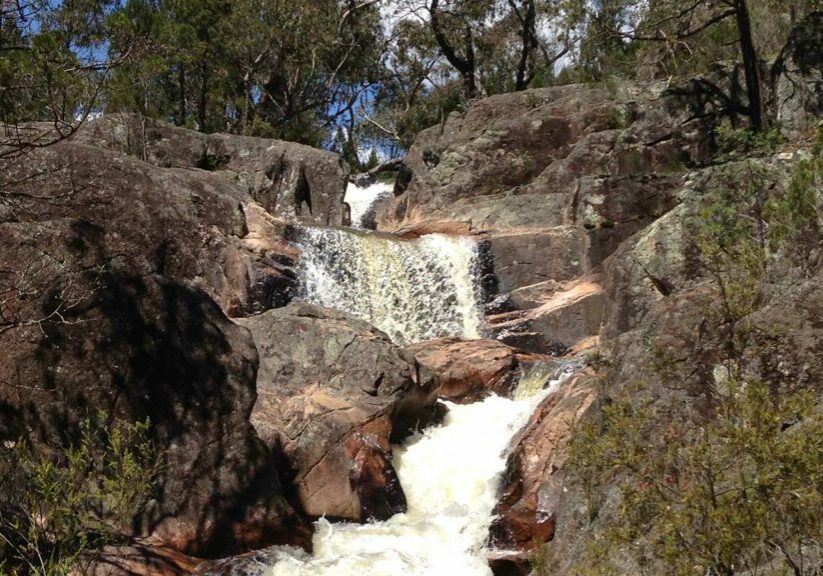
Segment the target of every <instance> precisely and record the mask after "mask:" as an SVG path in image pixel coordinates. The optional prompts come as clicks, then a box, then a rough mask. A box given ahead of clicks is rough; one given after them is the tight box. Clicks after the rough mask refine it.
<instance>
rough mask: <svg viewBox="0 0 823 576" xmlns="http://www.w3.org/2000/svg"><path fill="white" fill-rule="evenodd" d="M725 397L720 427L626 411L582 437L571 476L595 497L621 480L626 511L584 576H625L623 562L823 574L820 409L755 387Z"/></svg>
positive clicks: (674, 570) (609, 412)
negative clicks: (618, 562)
mask: <svg viewBox="0 0 823 576" xmlns="http://www.w3.org/2000/svg"><path fill="white" fill-rule="evenodd" d="M726 388H727V389H728V390H729V393H728V395H726V396H725V397H724V398H723V400H722V402H720V403H719V404H718V406H717V410H716V413H715V414H714V415H713V417H711V418H701V417H699V416H697V415H693V416H691V417H673V416H672V414H671V413H669V412H668V411H665V410H659V409H656V408H655V406H654V405H652V404H651V403H648V402H643V403H639V404H638V405H632V404H631V403H629V402H618V403H615V404H612V405H611V406H607V407H606V408H604V410H603V412H602V414H601V418H600V420H599V421H598V422H596V423H590V424H589V425H587V426H584V427H583V428H582V429H581V430H580V431H579V432H578V433H577V435H576V436H575V438H574V441H573V442H572V445H571V456H570V464H571V467H572V469H573V470H574V471H575V473H576V474H577V475H579V476H580V477H581V479H582V480H583V485H584V486H589V487H590V488H596V487H601V486H607V485H609V484H613V483H614V482H615V479H619V485H620V492H621V496H622V502H621V505H620V510H619V514H617V515H616V516H617V517H616V518H614V519H613V521H612V522H611V523H610V525H609V526H608V528H607V530H606V533H605V538H604V541H603V542H600V543H597V544H595V547H593V548H592V549H591V550H590V551H589V557H588V559H587V562H584V563H583V565H581V566H580V567H579V568H578V569H577V570H575V571H574V573H577V574H608V573H612V574H621V573H625V571H624V568H625V567H622V568H620V569H618V567H617V566H615V565H614V564H613V563H612V561H611V560H610V558H611V559H613V558H615V557H617V556H619V555H620V554H621V553H622V554H628V555H629V556H630V557H631V558H632V560H633V563H634V564H635V565H636V566H638V567H639V569H640V571H641V572H642V571H643V567H655V566H656V567H658V568H659V567H660V566H664V567H665V568H666V573H667V574H673V575H681V574H682V575H684V576H685V575H695V576H704V575H717V576H730V575H732V574H739V573H752V574H759V573H772V574H775V573H776V574H785V573H794V574H796V575H802V574H818V573H819V572H816V570H819V569H820V567H821V566H820V564H819V562H820V558H821V557H820V554H821V553H822V552H823V548H822V547H821V546H822V545H823V524H822V523H821V522H820V514H821V511H822V510H823V417H821V414H820V412H819V411H818V410H816V406H817V404H816V398H813V397H811V395H810V393H809V392H797V393H793V394H788V395H783V396H776V395H773V394H771V392H770V390H769V387H768V386H767V385H766V384H765V383H763V382H759V381H756V380H749V381H739V382H731V381H730V382H727V386H726ZM604 549H605V550H606V551H607V553H605V554H604V553H603V550H604ZM766 569H769V570H771V571H770V572H765V570H766Z"/></svg>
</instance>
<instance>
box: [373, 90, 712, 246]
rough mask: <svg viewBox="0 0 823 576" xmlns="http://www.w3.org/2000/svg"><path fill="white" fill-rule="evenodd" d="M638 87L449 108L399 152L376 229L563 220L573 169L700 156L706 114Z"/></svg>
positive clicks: (568, 215)
mask: <svg viewBox="0 0 823 576" xmlns="http://www.w3.org/2000/svg"><path fill="white" fill-rule="evenodd" d="M645 88H647V89H646V90H636V89H632V88H631V87H628V86H625V85H621V86H617V88H616V89H614V90H605V89H602V88H592V87H586V86H575V85H571V86H560V87H553V88H540V89H534V90H527V91H524V92H518V93H510V94H502V95H497V96H492V97H490V98H485V99H483V100H480V101H478V102H477V103H475V104H473V105H472V106H471V107H470V108H469V109H468V110H467V111H466V112H465V113H464V114H462V115H460V114H452V115H451V116H449V118H448V119H447V121H446V122H445V124H444V125H443V126H442V127H440V126H438V127H434V128H430V129H428V130H424V131H423V132H421V133H420V134H419V135H418V137H417V139H416V141H415V143H414V145H413V146H412V147H411V149H410V150H409V154H408V156H407V157H406V159H405V165H406V169H407V170H408V172H409V174H410V178H409V182H408V185H407V187H406V188H405V190H400V191H398V192H400V193H399V195H398V196H397V197H396V198H395V199H394V201H392V202H389V203H385V204H384V205H382V206H381V207H380V209H379V213H378V229H381V230H387V231H388V230H394V229H396V228H398V227H400V226H403V225H408V224H410V223H414V222H425V221H427V220H447V219H458V220H466V219H468V220H470V221H471V223H472V229H473V230H506V229H517V228H538V229H541V228H551V227H555V226H560V225H564V224H571V223H573V219H572V216H573V214H574V209H573V208H574V206H573V204H574V198H575V193H576V190H577V189H578V186H579V183H578V180H579V179H580V178H583V177H591V178H618V179H619V178H626V177H629V178H634V177H637V176H640V175H643V174H647V173H651V172H682V171H683V170H684V166H688V165H694V164H696V163H698V162H700V161H703V160H706V159H707V158H709V156H710V155H711V153H712V144H711V142H712V140H711V124H712V115H711V114H705V115H703V116H700V114H699V113H697V112H696V111H695V106H697V107H698V108H699V102H696V101H691V100H689V99H688V97H687V96H684V95H682V94H675V93H674V91H672V92H670V93H666V94H664V93H663V90H662V88H661V87H660V86H657V85H650V86H647V87H645ZM662 180H665V177H664V178H663V179H662ZM642 185H643V184H642V183H641V186H642ZM659 190H660V191H661V192H663V193H664V194H665V192H666V191H665V190H664V189H663V188H662V187H660V188H659ZM626 202H627V203H626V204H625V205H624V207H623V209H622V212H621V214H620V216H621V219H622V220H635V219H637V218H638V217H640V216H641V215H640V214H633V213H632V212H631V209H632V207H635V208H639V209H640V210H641V212H645V211H647V210H648V207H647V206H646V205H645V204H642V205H641V204H640V203H635V204H632V197H631V196H628V197H626Z"/></svg>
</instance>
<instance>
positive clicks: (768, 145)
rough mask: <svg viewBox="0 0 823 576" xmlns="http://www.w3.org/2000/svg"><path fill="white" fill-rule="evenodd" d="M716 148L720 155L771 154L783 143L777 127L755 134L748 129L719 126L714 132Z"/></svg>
mask: <svg viewBox="0 0 823 576" xmlns="http://www.w3.org/2000/svg"><path fill="white" fill-rule="evenodd" d="M715 138H716V140H717V147H718V148H719V150H720V152H721V153H722V154H726V155H735V154H749V153H752V152H765V153H772V152H774V151H775V150H777V148H778V147H779V146H780V145H781V144H782V143H783V142H784V138H783V136H782V134H781V133H780V129H779V128H778V127H772V128H769V129H768V130H763V131H760V132H756V131H754V130H750V129H749V128H732V127H729V126H726V125H721V126H718V127H717V130H715Z"/></svg>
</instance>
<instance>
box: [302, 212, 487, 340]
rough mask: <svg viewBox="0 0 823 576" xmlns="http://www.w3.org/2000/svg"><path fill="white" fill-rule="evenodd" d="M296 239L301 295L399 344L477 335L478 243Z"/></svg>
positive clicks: (307, 235) (313, 235) (322, 234)
mask: <svg viewBox="0 0 823 576" xmlns="http://www.w3.org/2000/svg"><path fill="white" fill-rule="evenodd" d="M299 244H300V246H301V247H302V257H301V259H300V274H301V281H302V286H301V297H302V299H304V300H305V301H307V302H311V303H313V304H317V305H320V306H324V307H326V308H334V309H336V310H342V311H345V312H347V313H349V314H352V315H353V316H356V317H358V318H362V319H364V320H367V321H369V322H371V323H372V324H374V325H375V326H377V327H378V328H379V329H380V330H382V331H384V332H385V333H386V334H388V335H389V336H390V337H391V339H392V340H393V341H394V342H396V343H398V344H401V345H402V344H407V343H412V342H420V341H423V340H431V339H433V338H441V337H446V336H459V337H462V338H479V337H481V336H482V334H483V319H482V313H481V311H480V307H479V305H478V302H479V299H480V294H479V285H478V268H479V265H480V262H479V255H478V248H477V244H476V242H474V240H472V239H471V238H467V237H452V236H446V235H443V234H430V235H427V236H423V237H420V238H418V239H415V240H400V239H396V238H394V237H389V236H386V235H380V234H374V233H365V232H356V231H348V230H341V229H336V228H306V229H304V230H303V231H302V233H301V235H300V238H299Z"/></svg>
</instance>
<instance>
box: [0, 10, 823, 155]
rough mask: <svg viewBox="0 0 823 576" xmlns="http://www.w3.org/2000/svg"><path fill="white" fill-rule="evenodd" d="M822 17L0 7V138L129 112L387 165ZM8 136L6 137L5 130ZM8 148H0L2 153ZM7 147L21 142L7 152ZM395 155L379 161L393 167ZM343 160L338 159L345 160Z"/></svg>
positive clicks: (768, 51) (754, 49) (765, 46)
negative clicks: (532, 102) (507, 113)
mask: <svg viewBox="0 0 823 576" xmlns="http://www.w3.org/2000/svg"><path fill="white" fill-rule="evenodd" d="M820 5H821V2H820V0H786V1H780V2H778V1H777V0H692V1H690V2H686V3H684V2H675V1H673V0H651V1H645V0H594V1H587V0H480V1H477V0H471V1H468V0H237V1H229V0H63V1H62V2H54V1H49V0H3V2H2V5H1V6H2V8H0V115H2V117H0V121H2V123H3V124H4V125H6V126H7V127H8V126H15V125H17V124H18V123H20V122H27V121H46V122H49V123H52V124H54V125H55V126H58V127H59V128H60V133H61V134H63V133H70V132H71V131H72V130H73V129H74V127H75V126H76V125H77V124H78V123H79V122H81V121H82V120H84V119H85V118H87V117H88V116H89V115H92V114H93V115H96V114H99V113H107V112H134V113H138V114H142V115H146V116H151V117H156V118H161V119H164V120H167V121H170V122H174V123H175V124H177V125H180V126H187V127H190V128H194V129H197V130H201V131H204V132H214V131H228V132H233V133H238V134H244V135H255V136H266V137H275V138H282V139H288V140H294V141H299V142H303V143H307V144H312V145H320V146H326V147H329V148H336V149H338V151H341V152H342V151H343V147H344V145H345V146H347V147H348V149H349V150H356V151H359V153H356V154H354V156H353V157H352V159H353V161H355V162H365V161H366V160H367V157H368V150H373V149H374V150H380V151H381V153H383V154H392V153H394V152H399V151H400V150H402V149H404V148H407V147H408V146H409V145H410V143H411V141H412V140H413V139H414V136H415V135H416V134H417V132H419V131H420V130H421V129H423V128H426V127H428V126H431V125H435V124H437V123H438V122H440V121H442V119H443V118H444V116H445V115H446V114H448V113H450V112H452V111H454V110H457V109H460V108H461V107H463V106H464V105H465V104H466V102H467V101H469V100H471V99H473V98H478V97H482V96H484V95H491V94H496V93H502V92H509V91H514V90H523V89H526V88H529V87H538V86H547V85H552V84H562V83H568V82H581V81H582V82H599V81H603V80H605V79H608V78H610V77H614V76H618V77H625V78H630V79H631V78H639V79H643V80H646V79H654V78H666V79H670V78H674V77H685V76H688V75H691V74H695V73H699V72H705V71H706V70H708V69H710V68H711V67H712V66H713V65H715V64H716V63H717V62H720V61H733V60H738V61H741V62H742V63H743V68H744V70H745V78H746V93H747V94H748V95H749V96H750V97H749V98H748V104H747V105H744V106H743V109H742V110H741V112H742V113H743V114H744V115H748V116H749V117H750V119H751V125H752V126H753V127H754V128H755V129H760V128H762V127H763V126H765V125H766V124H768V118H767V117H765V116H764V114H765V112H764V110H763V106H762V96H761V95H760V92H761V83H762V78H760V66H759V65H758V63H759V62H761V61H762V60H764V59H768V58H771V57H773V56H774V55H775V54H776V53H777V51H778V50H779V48H780V46H781V45H782V43H783V41H784V40H785V37H786V35H787V33H788V30H789V29H790V27H791V25H792V24H793V22H794V21H795V20H797V19H799V18H800V17H802V16H803V15H804V14H805V13H807V12H809V11H811V10H814V9H818V8H820V7H821V6H820ZM7 132H8V129H7ZM14 138H15V136H13V135H12V136H9V135H8V134H7V138H6V142H5V143H6V144H7V143H8V142H10V141H12V140H14ZM18 140H19V138H18ZM393 151H394V152H393ZM350 156H351V155H350Z"/></svg>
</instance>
